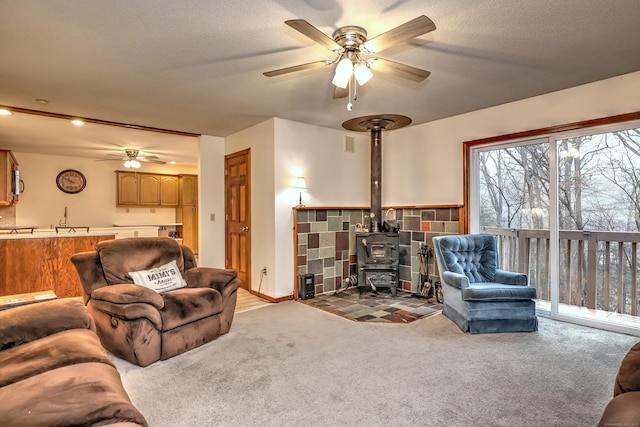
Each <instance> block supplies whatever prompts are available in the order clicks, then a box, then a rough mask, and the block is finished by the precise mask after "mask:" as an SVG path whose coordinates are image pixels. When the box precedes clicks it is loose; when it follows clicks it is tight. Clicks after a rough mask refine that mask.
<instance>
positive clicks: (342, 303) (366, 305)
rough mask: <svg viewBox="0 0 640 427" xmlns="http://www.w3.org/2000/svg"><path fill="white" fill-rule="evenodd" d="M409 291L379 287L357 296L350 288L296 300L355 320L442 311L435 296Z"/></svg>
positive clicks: (400, 319)
mask: <svg viewBox="0 0 640 427" xmlns="http://www.w3.org/2000/svg"><path fill="white" fill-rule="evenodd" d="M411 295H412V294H411V293H409V292H403V291H398V296H397V297H396V298H393V297H392V296H391V294H390V293H388V292H384V291H379V292H378V293H377V294H375V293H373V292H366V293H365V294H363V295H362V296H361V295H359V293H358V290H357V289H355V288H351V289H347V290H344V291H341V292H338V293H337V294H335V295H334V293H328V294H321V295H316V297H315V298H313V299H309V300H299V301H300V302H301V303H304V304H307V305H309V306H311V307H315V308H319V309H321V310H324V311H327V312H329V313H332V314H336V315H338V316H341V317H344V318H346V319H349V320H353V321H356V322H380V323H411V322H413V321H415V320H418V319H422V318H424V317H428V316H431V315H434V314H437V313H440V312H441V311H442V304H438V303H436V301H435V299H429V300H427V299H422V298H415V297H412V296H411Z"/></svg>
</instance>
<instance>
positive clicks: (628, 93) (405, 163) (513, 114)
mask: <svg viewBox="0 0 640 427" xmlns="http://www.w3.org/2000/svg"><path fill="white" fill-rule="evenodd" d="M639 88H640V72H635V73H631V74H626V75H622V76H618V77H614V78H611V79H607V80H601V81H598V82H595V83H590V84H587V85H583V86H578V87H574V88H571V89H566V90H562V91H558V92H554V93H550V94H546V95H541V96H537V97H534V98H529V99H525V100H521V101H517V102H512V103H509V104H504V105H500V106H497V107H493V108H487V109H484V110H479V111H474V112H471V113H467V114H462V115H459V116H455V117H451V118H447V119H443V120H438V121H434V122H431V123H426V124H423V125H418V126H410V127H407V128H404V129H399V130H396V131H392V132H389V133H387V134H385V135H384V136H383V155H382V158H383V179H382V181H383V184H382V190H383V201H382V202H383V204H386V205H414V204H430V205H432V204H450V203H452V204H462V203H463V164H462V143H463V142H464V141H469V140H474V139H480V138H485V137H491V136H498V135H504V134H509V133H513V132H520V131H526V130H531V129H539V128H545V127H549V126H554V125H560V124H566V123H573V122H578V121H583V120H588V119H595V118H600V117H607V116H613V115H617V114H624V113H630V112H634V111H640V96H638V89H639ZM407 184H409V185H407Z"/></svg>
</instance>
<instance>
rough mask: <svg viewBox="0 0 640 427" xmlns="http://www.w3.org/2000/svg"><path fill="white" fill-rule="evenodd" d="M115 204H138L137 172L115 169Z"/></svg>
mask: <svg viewBox="0 0 640 427" xmlns="http://www.w3.org/2000/svg"><path fill="white" fill-rule="evenodd" d="M116 173H117V176H118V182H117V185H118V200H117V203H116V204H117V206H138V174H137V173H134V172H120V171H117V172H116Z"/></svg>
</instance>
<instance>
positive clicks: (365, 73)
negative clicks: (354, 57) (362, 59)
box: [353, 63, 373, 86]
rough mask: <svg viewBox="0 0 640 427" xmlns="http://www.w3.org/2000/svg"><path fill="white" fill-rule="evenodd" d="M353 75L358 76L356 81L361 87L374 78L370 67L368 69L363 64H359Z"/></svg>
mask: <svg viewBox="0 0 640 427" xmlns="http://www.w3.org/2000/svg"><path fill="white" fill-rule="evenodd" d="M353 73H354V74H355V75H356V80H357V81H358V84H359V85H360V86H363V85H364V84H365V83H367V82H368V81H369V80H371V77H373V73H372V72H371V70H370V69H369V67H367V66H366V65H365V64H363V63H357V64H356V66H355V67H354V70H353Z"/></svg>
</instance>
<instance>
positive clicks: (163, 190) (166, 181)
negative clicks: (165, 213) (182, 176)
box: [160, 175, 179, 206]
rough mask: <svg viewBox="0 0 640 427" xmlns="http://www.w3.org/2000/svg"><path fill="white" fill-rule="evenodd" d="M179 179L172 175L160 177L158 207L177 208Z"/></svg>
mask: <svg viewBox="0 0 640 427" xmlns="http://www.w3.org/2000/svg"><path fill="white" fill-rule="evenodd" d="M178 182H179V177H177V176H173V175H161V176H160V206H178V201H179V188H178V187H179V186H178Z"/></svg>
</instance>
